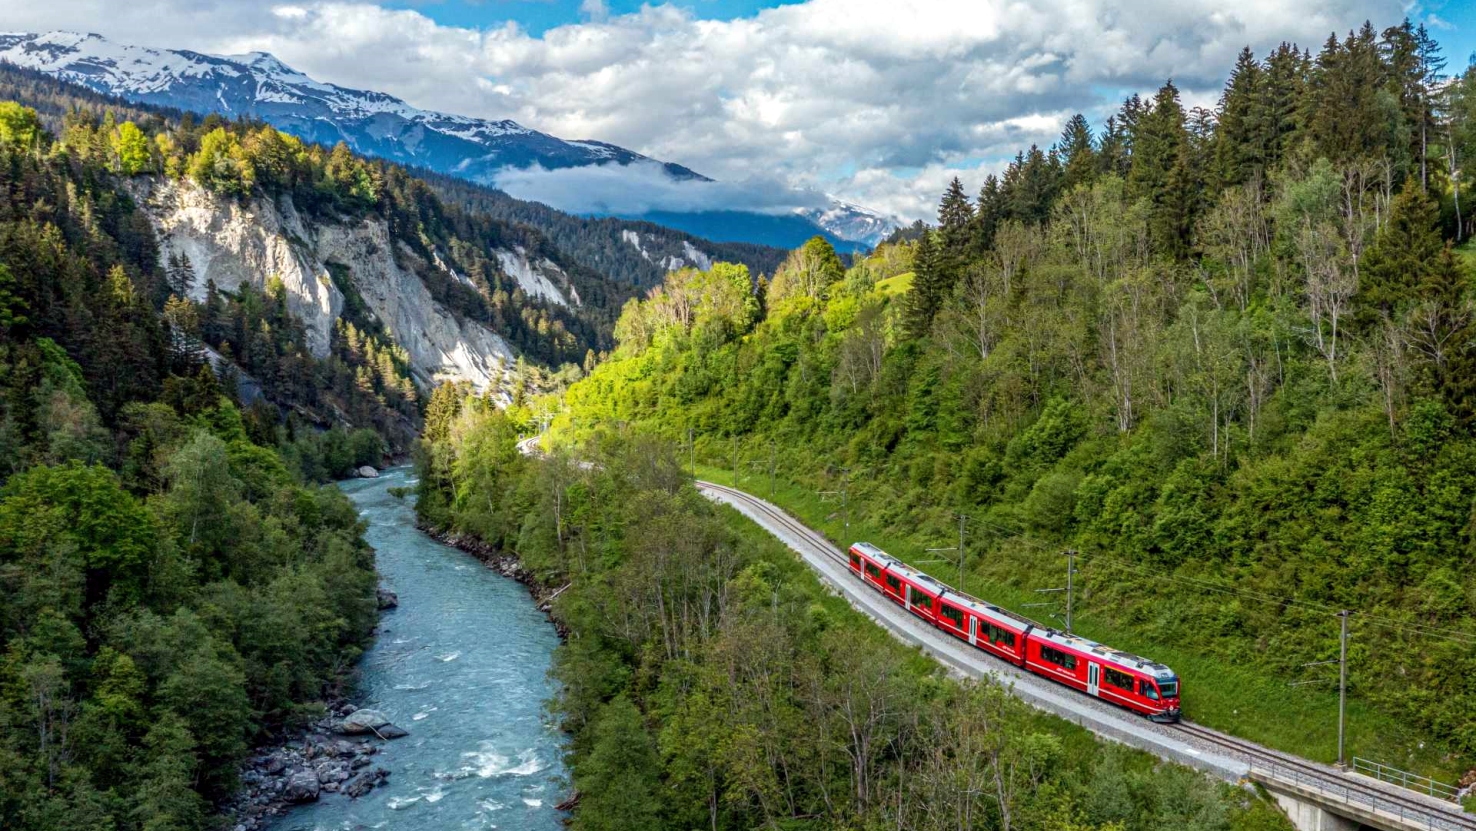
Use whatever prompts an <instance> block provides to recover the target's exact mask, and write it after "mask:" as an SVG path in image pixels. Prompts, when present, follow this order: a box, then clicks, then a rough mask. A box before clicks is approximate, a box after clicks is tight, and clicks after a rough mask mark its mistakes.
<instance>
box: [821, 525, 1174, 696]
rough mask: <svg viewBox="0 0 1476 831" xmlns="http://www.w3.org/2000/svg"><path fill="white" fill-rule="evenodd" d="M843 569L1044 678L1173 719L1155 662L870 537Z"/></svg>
mask: <svg viewBox="0 0 1476 831" xmlns="http://www.w3.org/2000/svg"><path fill="white" fill-rule="evenodd" d="M849 559H850V564H849V565H850V570H851V572H852V573H853V574H855V576H856V577H857V578H859V579H860V580H861V582H862V583H865V584H866V585H867V586H870V587H871V588H873V589H875V590H876V591H879V592H881V594H882V595H883V596H884V597H886V598H887V599H888V600H890V601H891V602H893V603H895V604H897V605H898V606H901V607H902V608H904V609H906V610H907V611H909V612H910V613H912V614H913V615H915V616H917V617H919V618H921V619H922V620H924V621H926V622H927V623H928V624H929V625H931V626H933V627H935V628H937V629H940V630H942V631H943V632H946V633H947V634H948V635H950V636H952V637H954V638H957V639H959V640H961V641H964V642H966V643H968V644H969V645H971V646H973V647H974V648H976V649H979V650H981V651H983V652H987V653H989V654H991V655H994V656H995V657H997V658H1001V659H1003V660H1005V661H1008V662H1010V663H1012V664H1014V665H1015V666H1017V667H1020V668H1022V669H1024V670H1026V671H1027V672H1031V673H1034V674H1036V675H1039V676H1042V677H1044V678H1049V679H1051V680H1052V681H1057V682H1059V683H1062V684H1065V685H1066V686H1068V687H1072V688H1074V689H1077V690H1080V691H1082V692H1084V693H1086V694H1087V695H1090V696H1093V697H1095V698H1100V699H1102V700H1103V701H1107V702H1110V703H1112V704H1116V705H1118V706H1121V707H1126V708H1127V709H1129V710H1132V711H1134V712H1137V713H1141V714H1143V715H1145V716H1147V717H1148V718H1149V719H1151V720H1153V721H1157V722H1164V723H1171V722H1176V721H1178V720H1179V700H1180V695H1181V693H1182V690H1181V689H1180V687H1181V684H1180V682H1179V678H1178V676H1176V675H1174V672H1173V670H1171V669H1169V668H1168V667H1166V666H1164V665H1163V664H1159V663H1155V662H1153V661H1150V660H1148V659H1147V658H1140V657H1138V656H1136V655H1130V654H1128V653H1126V652H1122V651H1120V650H1116V649H1113V648H1112V647H1109V646H1106V645H1103V644H1100V643H1096V642H1095V641H1089V640H1087V639H1086V638H1080V637H1076V636H1075V635H1069V634H1066V633H1064V632H1059V631H1057V630H1055V629H1051V628H1050V627H1047V626H1042V625H1041V624H1039V623H1036V622H1035V621H1032V620H1030V619H1028V618H1024V617H1021V616H1019V615H1016V614H1014V613H1012V612H1008V611H1006V610H1004V609H1001V608H999V607H998V606H995V605H993V604H991V603H986V602H984V601H982V600H979V599H978V598H976V597H971V596H970V595H967V594H964V593H963V592H961V591H959V590H957V589H955V588H953V587H951V586H948V585H946V584H944V583H941V582H939V581H938V580H936V579H935V578H933V577H930V576H928V575H927V574H924V573H923V572H921V571H918V570H916V569H914V568H912V567H910V566H908V565H907V564H906V563H903V562H902V561H901V560H898V559H897V558H895V557H893V556H891V555H890V554H888V553H886V552H885V551H882V550H881V549H880V548H877V547H876V546H874V545H872V544H871V543H866V542H858V543H856V544H854V545H852V546H851V548H850V551H849Z"/></svg>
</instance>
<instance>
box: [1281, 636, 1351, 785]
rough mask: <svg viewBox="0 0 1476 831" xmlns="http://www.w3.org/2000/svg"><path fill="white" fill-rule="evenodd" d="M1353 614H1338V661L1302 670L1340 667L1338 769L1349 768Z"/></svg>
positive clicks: (1316, 681) (1324, 680)
mask: <svg viewBox="0 0 1476 831" xmlns="http://www.w3.org/2000/svg"><path fill="white" fill-rule="evenodd" d="M1352 614H1353V613H1352V612H1351V611H1349V610H1347V609H1344V610H1342V611H1341V612H1338V659H1337V660H1336V661H1313V662H1312V663H1310V664H1302V668H1303V669H1306V668H1307V667H1325V666H1331V665H1333V664H1337V665H1338V767H1339V768H1346V767H1347V766H1348V754H1347V725H1348V618H1349V617H1351V616H1352ZM1330 680H1332V679H1330V678H1312V679H1309V680H1306V681H1293V682H1291V683H1290V684H1288V685H1287V686H1289V687H1302V686H1306V685H1307V684H1325V683H1327V682H1328V681H1330Z"/></svg>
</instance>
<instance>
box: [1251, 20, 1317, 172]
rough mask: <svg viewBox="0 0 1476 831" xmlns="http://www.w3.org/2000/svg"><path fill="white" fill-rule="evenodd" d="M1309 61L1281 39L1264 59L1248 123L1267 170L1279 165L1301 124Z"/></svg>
mask: <svg viewBox="0 0 1476 831" xmlns="http://www.w3.org/2000/svg"><path fill="white" fill-rule="evenodd" d="M1310 63H1311V57H1310V56H1309V55H1307V54H1306V53H1304V52H1302V51H1301V50H1299V49H1297V47H1296V46H1294V45H1292V44H1289V43H1282V44H1281V45H1280V46H1279V47H1277V48H1276V50H1275V51H1274V52H1272V53H1271V56H1270V57H1268V58H1267V59H1266V64H1265V67H1264V73H1263V74H1262V76H1261V82H1260V86H1259V89H1258V90H1257V92H1256V96H1255V101H1254V104H1255V106H1254V109H1253V111H1252V118H1251V124H1252V129H1253V130H1254V139H1253V142H1252V143H1253V145H1254V146H1256V147H1258V148H1260V150H1261V162H1262V164H1263V165H1264V168H1265V169H1267V170H1274V169H1276V168H1277V167H1279V166H1280V165H1281V163H1282V161H1283V160H1284V159H1285V158H1286V154H1287V150H1288V146H1289V144H1290V142H1291V136H1292V134H1293V133H1295V132H1296V130H1297V129H1298V127H1299V125H1300V124H1301V118H1300V113H1301V112H1302V108H1303V97H1304V95H1305V93H1306V89H1307V72H1308V67H1309V66H1310Z"/></svg>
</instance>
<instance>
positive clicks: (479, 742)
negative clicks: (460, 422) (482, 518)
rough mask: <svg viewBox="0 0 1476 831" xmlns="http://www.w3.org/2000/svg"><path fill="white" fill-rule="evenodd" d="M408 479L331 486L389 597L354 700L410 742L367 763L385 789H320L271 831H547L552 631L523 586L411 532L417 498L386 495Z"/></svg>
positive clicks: (554, 740)
mask: <svg viewBox="0 0 1476 831" xmlns="http://www.w3.org/2000/svg"><path fill="white" fill-rule="evenodd" d="M412 476H413V473H412V472H411V471H410V470H409V469H408V468H396V469H391V470H387V471H385V472H384V474H383V475H381V476H380V477H379V478H378V479H358V480H353V481H349V482H345V483H343V484H342V485H341V487H342V488H343V491H344V492H345V493H346V494H348V497H349V498H350V499H352V500H353V501H354V504H355V505H357V506H358V508H359V513H360V515H361V516H362V517H363V518H364V519H365V521H367V522H368V524H369V528H368V531H367V532H366V534H365V538H366V539H367V540H368V541H369V543H370V544H371V545H373V546H374V548H375V550H376V552H377V557H378V565H379V573H380V578H381V583H382V585H384V586H385V587H386V588H388V589H390V590H392V591H394V592H396V593H397V594H398V595H399V599H400V605H399V608H398V609H394V610H392V611H387V612H385V613H384V614H383V616H382V617H381V619H380V630H379V637H378V639H377V640H376V641H375V643H374V646H373V647H372V648H371V649H370V650H369V651H368V652H366V653H365V654H364V657H363V660H362V663H361V666H360V673H361V679H360V683H359V688H358V694H357V697H356V698H355V703H356V704H358V705H359V706H361V707H372V708H374V709H376V710H380V711H382V712H383V713H384V714H385V715H387V716H388V717H389V718H390V720H392V721H393V722H394V723H395V724H398V725H400V726H401V727H404V728H405V729H406V730H409V731H410V735H409V736H408V737H406V738H403V739H398V740H396V741H392V742H387V743H385V744H384V747H383V752H382V753H381V754H380V755H378V756H377V757H375V764H377V765H379V766H381V767H384V768H386V769H387V770H389V771H390V774H391V775H390V778H389V780H388V782H386V783H385V784H384V785H383V786H382V787H379V788H376V789H374V790H373V791H371V792H370V793H369V794H368V795H367V796H364V797H361V798H360V799H357V800H350V799H347V798H345V797H343V796H340V795H338V794H326V793H325V794H324V795H323V798H322V799H321V800H320V801H318V802H316V803H313V804H310V805H306V806H302V807H299V808H295V809H293V810H292V811H291V812H290V813H288V814H287V816H286V817H284V818H283V819H281V820H278V821H277V823H276V824H275V825H273V826H272V831H339V830H340V829H358V828H392V829H395V830H396V831H421V829H424V831H443V830H444V831H452V829H466V828H499V829H515V831H558V829H561V828H562V826H561V824H560V820H561V819H562V818H563V816H564V815H563V813H562V812H560V811H557V810H555V809H554V807H553V806H554V805H555V804H556V803H558V802H559V800H560V799H562V798H563V788H562V786H561V784H560V778H561V777H562V776H563V774H564V771H563V768H562V765H561V763H560V754H561V753H562V749H563V735H562V734H561V733H560V732H559V731H558V729H557V728H556V727H555V726H554V725H553V724H551V723H550V722H549V720H548V718H547V715H546V713H545V712H544V710H543V704H544V702H545V701H546V700H547V699H548V698H549V697H550V696H551V695H552V694H553V692H554V690H555V687H554V684H553V682H551V681H550V679H549V678H548V669H549V664H550V661H551V658H552V655H553V650H554V648H555V647H557V646H558V645H559V639H558V635H557V634H555V632H554V629H553V626H551V625H550V624H549V622H548V620H547V619H545V617H544V616H543V614H542V613H541V612H539V611H538V609H537V607H535V606H534V604H533V600H532V598H531V597H529V595H528V591H527V590H526V589H525V588H524V587H523V586H521V585H519V584H518V583H516V582H514V581H513V580H509V579H508V578H506V577H503V576H501V575H499V574H497V573H496V572H494V571H492V570H491V569H488V568H486V567H485V566H483V565H482V564H481V563H479V562H477V561H476V560H474V559H472V558H471V557H470V556H468V555H467V554H464V553H462V552H460V551H457V550H456V549H454V548H451V547H449V546H445V545H442V544H440V543H438V542H436V541H435V540H432V539H431V538H430V537H427V536H426V535H425V534H423V533H421V532H420V531H418V530H416V528H415V511H414V496H407V497H405V498H404V499H399V498H396V497H394V496H392V495H390V493H389V490H390V488H393V487H396V486H406V485H408V484H411V483H412V482H413V478H412Z"/></svg>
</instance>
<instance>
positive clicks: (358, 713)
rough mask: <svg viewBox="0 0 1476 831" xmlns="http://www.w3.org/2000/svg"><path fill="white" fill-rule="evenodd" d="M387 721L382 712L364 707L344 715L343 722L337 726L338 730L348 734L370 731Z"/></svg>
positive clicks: (387, 722)
mask: <svg viewBox="0 0 1476 831" xmlns="http://www.w3.org/2000/svg"><path fill="white" fill-rule="evenodd" d="M389 723H390V720H389V717H388V716H386V715H385V714H384V713H381V712H379V711H378V710H370V709H368V708H367V707H366V708H365V709H362V710H355V711H353V712H352V713H349V714H348V715H347V716H344V719H343V722H342V724H341V725H340V726H339V732H342V733H348V734H349V735H356V734H359V733H372V732H374V730H375V728H378V727H383V726H385V725H386V724H389Z"/></svg>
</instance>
